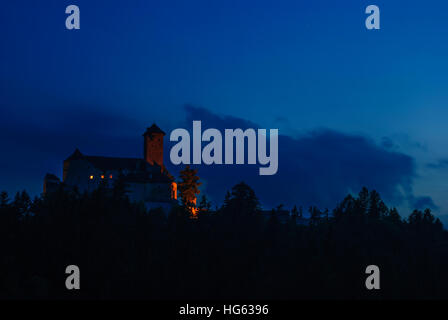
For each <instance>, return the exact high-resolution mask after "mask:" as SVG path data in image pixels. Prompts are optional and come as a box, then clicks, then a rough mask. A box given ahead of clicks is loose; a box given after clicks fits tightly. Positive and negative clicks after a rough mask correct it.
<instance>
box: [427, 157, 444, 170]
mask: <svg viewBox="0 0 448 320" xmlns="http://www.w3.org/2000/svg"><path fill="white" fill-rule="evenodd" d="M426 166H427V167H428V168H431V169H447V168H448V159H447V158H443V159H439V160H438V161H437V162H433V163H428V164H427V165H426Z"/></svg>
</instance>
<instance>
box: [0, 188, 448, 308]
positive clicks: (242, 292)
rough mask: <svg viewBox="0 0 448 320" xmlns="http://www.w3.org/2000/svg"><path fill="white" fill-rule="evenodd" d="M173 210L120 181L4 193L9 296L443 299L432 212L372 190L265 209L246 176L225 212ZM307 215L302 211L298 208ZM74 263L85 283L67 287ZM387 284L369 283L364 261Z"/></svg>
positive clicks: (3, 261) (1, 238) (443, 235)
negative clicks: (331, 201) (306, 207)
mask: <svg viewBox="0 0 448 320" xmlns="http://www.w3.org/2000/svg"><path fill="white" fill-rule="evenodd" d="M203 201H204V205H203V206H202V210H200V211H199V213H198V214H197V216H195V217H194V219H192V216H191V214H190V212H191V211H190V210H189V208H184V207H182V206H179V207H175V208H173V210H172V211H171V212H170V214H169V215H165V214H164V213H163V212H162V211H159V210H152V211H150V212H147V211H146V210H145V209H144V206H143V205H141V204H132V203H130V202H129V201H128V199H127V197H126V196H125V193H124V190H123V188H122V187H118V186H117V187H116V188H115V189H114V190H113V192H111V191H110V190H107V189H104V188H100V189H98V190H97V191H95V192H93V193H91V194H78V193H76V192H68V191H64V190H63V189H60V190H59V191H57V192H55V193H52V194H48V195H46V196H43V197H38V198H36V199H34V200H31V199H30V197H29V196H28V195H27V194H26V193H25V192H22V193H19V194H17V195H16V196H15V198H14V199H8V195H7V194H6V193H2V194H1V196H0V246H1V247H0V249H1V255H0V271H1V272H0V298H2V299H5V298H6V299H36V298H39V299H61V298H62V299H116V298H120V299H189V300H191V299H264V298H266V299H315V298H321V299H405V298H410V299H415V298H419V299H431V298H448V274H447V272H446V270H448V236H447V232H446V231H444V229H443V226H442V224H441V223H440V221H439V220H438V219H435V217H434V216H433V215H432V214H431V212H430V210H425V211H424V212H421V211H418V210H416V211H414V212H413V213H412V214H411V215H410V216H409V218H408V219H405V220H404V219H402V218H401V217H400V215H399V214H398V212H397V210H396V209H393V208H392V209H390V208H388V207H387V206H386V205H385V204H384V202H383V201H382V200H381V198H380V196H379V194H378V193H377V192H375V191H371V192H369V191H368V190H367V189H363V190H362V191H361V192H360V193H359V195H358V196H357V197H352V196H347V197H346V198H345V199H344V200H343V201H342V202H341V203H340V204H339V205H338V206H337V207H336V208H335V209H334V210H333V211H332V212H330V213H329V212H328V211H320V210H319V209H318V208H310V213H311V218H310V219H309V220H306V222H304V221H305V220H304V219H303V217H301V216H300V214H299V210H294V211H293V214H292V215H291V217H290V218H289V219H287V221H280V219H279V217H278V213H279V212H280V209H279V210H273V211H272V213H271V214H269V215H268V216H266V215H265V214H261V210H260V205H259V202H258V199H257V197H256V195H255V193H254V192H253V190H252V189H251V188H250V187H249V186H247V185H246V184H244V183H240V184H238V185H236V186H234V187H233V188H232V190H231V191H230V192H229V193H228V194H227V196H226V198H225V201H224V204H223V205H222V207H221V208H219V209H217V210H214V211H211V210H210V206H209V205H208V204H207V201H206V200H205V199H203ZM300 211H301V210H300ZM72 264H74V265H77V266H79V268H80V271H81V290H72V291H69V290H67V289H66V288H65V279H66V277H67V275H66V274H65V268H66V267H67V266H68V265H72ZM372 264H373V265H377V266H379V268H380V270H381V289H380V290H372V291H369V290H367V289H366V287H365V280H366V277H367V276H368V275H366V274H365V269H366V267H367V266H368V265H372Z"/></svg>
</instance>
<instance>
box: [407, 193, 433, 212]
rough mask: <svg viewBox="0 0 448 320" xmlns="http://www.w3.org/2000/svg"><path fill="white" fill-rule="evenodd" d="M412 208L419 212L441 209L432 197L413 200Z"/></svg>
mask: <svg viewBox="0 0 448 320" xmlns="http://www.w3.org/2000/svg"><path fill="white" fill-rule="evenodd" d="M412 207H413V208H415V209H418V210H423V209H426V208H429V209H433V210H438V209H439V207H438V206H437V205H436V204H435V203H434V201H433V200H432V198H431V197H427V196H426V197H417V198H413V201H412Z"/></svg>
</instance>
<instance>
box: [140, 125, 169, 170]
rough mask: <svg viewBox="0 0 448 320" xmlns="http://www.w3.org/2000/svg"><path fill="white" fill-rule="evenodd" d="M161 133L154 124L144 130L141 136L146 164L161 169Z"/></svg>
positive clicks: (163, 134)
mask: <svg viewBox="0 0 448 320" xmlns="http://www.w3.org/2000/svg"><path fill="white" fill-rule="evenodd" d="M164 136H165V132H163V131H162V130H161V129H160V128H159V127H158V126H156V124H153V125H152V126H151V127H149V128H147V129H146V132H145V133H144V134H143V139H144V142H143V152H144V155H143V156H144V158H145V160H146V162H148V163H149V164H151V165H154V164H158V165H159V166H161V167H163V137H164Z"/></svg>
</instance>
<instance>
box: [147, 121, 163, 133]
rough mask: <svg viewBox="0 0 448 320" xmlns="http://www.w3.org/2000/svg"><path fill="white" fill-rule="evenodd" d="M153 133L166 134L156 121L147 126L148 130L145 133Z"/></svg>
mask: <svg viewBox="0 0 448 320" xmlns="http://www.w3.org/2000/svg"><path fill="white" fill-rule="evenodd" d="M153 133H161V134H163V135H165V132H163V131H162V129H160V128H159V127H158V126H157V125H156V124H155V123H153V124H152V126H150V127H149V128H147V129H146V132H145V133H144V134H143V135H144V136H146V135H148V134H153Z"/></svg>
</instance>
